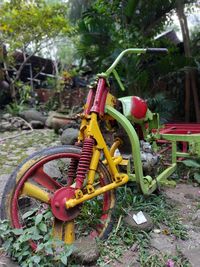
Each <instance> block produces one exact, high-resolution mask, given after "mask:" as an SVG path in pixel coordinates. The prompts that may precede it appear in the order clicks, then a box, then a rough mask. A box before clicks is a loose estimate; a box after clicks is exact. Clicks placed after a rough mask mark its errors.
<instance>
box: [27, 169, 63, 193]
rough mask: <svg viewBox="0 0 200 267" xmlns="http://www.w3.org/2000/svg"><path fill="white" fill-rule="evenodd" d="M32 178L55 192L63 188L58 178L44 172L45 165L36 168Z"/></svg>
mask: <svg viewBox="0 0 200 267" xmlns="http://www.w3.org/2000/svg"><path fill="white" fill-rule="evenodd" d="M31 178H32V179H33V180H34V181H35V182H37V183H38V184H40V185H42V186H43V187H45V188H47V189H48V190H50V191H51V192H55V191H56V190H57V189H59V188H61V185H60V184H59V183H58V182H57V181H56V180H54V179H53V178H51V177H50V176H49V175H48V174H46V173H45V172H44V170H43V166H42V167H40V168H38V169H36V171H35V173H34V174H33V176H32V177H31Z"/></svg>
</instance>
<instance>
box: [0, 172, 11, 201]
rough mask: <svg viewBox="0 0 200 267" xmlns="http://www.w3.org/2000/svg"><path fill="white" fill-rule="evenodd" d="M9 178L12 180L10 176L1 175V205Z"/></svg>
mask: <svg viewBox="0 0 200 267" xmlns="http://www.w3.org/2000/svg"><path fill="white" fill-rule="evenodd" d="M9 178H10V174H2V175H0V203H1V198H2V194H3V189H4V187H5V185H6V182H7V180H8V179H9Z"/></svg>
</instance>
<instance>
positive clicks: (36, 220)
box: [35, 213, 43, 225]
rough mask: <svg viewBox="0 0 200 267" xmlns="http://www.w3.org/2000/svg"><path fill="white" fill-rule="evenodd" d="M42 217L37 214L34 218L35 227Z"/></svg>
mask: <svg viewBox="0 0 200 267" xmlns="http://www.w3.org/2000/svg"><path fill="white" fill-rule="evenodd" d="M42 218H43V215H42V214H41V213H39V214H38V215H37V216H36V218H35V225H38V224H39V223H40V222H41V221H42Z"/></svg>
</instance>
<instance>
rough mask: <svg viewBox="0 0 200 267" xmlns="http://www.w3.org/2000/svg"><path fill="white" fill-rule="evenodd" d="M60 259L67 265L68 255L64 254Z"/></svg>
mask: <svg viewBox="0 0 200 267" xmlns="http://www.w3.org/2000/svg"><path fill="white" fill-rule="evenodd" d="M60 260H61V262H62V263H63V264H64V265H67V256H65V255H63V256H62V257H61V259H60Z"/></svg>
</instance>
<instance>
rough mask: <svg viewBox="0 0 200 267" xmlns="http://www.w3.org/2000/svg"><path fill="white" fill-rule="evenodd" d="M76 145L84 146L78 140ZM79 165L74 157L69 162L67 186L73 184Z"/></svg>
mask: <svg viewBox="0 0 200 267" xmlns="http://www.w3.org/2000/svg"><path fill="white" fill-rule="evenodd" d="M75 145H76V146H79V147H82V143H80V142H76V143H75ZM77 167H78V160H77V159H74V158H72V159H71V161H70V164H69V168H68V173H67V186H69V185H72V184H73V182H74V179H75V177H76V171H77Z"/></svg>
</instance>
